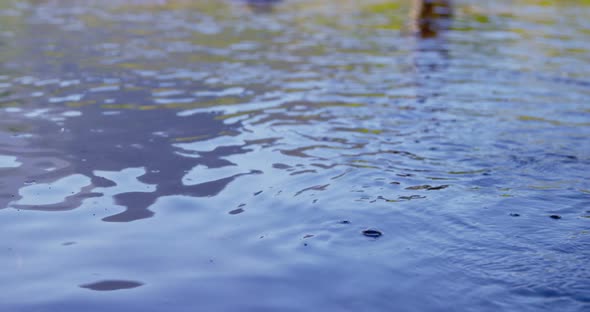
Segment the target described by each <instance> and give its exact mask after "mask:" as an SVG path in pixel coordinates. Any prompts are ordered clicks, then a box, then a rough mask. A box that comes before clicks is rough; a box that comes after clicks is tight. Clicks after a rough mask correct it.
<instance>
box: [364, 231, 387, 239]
mask: <svg viewBox="0 0 590 312" xmlns="http://www.w3.org/2000/svg"><path fill="white" fill-rule="evenodd" d="M362 233H363V235H365V236H367V237H372V238H378V237H381V236H382V235H383V233H381V231H378V230H372V229H369V230H364V231H363V232H362Z"/></svg>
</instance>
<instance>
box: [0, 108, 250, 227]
mask: <svg viewBox="0 0 590 312" xmlns="http://www.w3.org/2000/svg"><path fill="white" fill-rule="evenodd" d="M176 113H177V112H176V111H170V110H151V111H131V110H127V111H126V110H121V111H118V112H117V113H115V114H106V113H105V112H104V110H101V109H100V108H91V109H85V110H84V113H83V114H82V115H80V116H77V117H76V118H72V119H67V120H66V121H65V122H64V123H63V125H62V126H61V128H60V127H56V125H55V124H53V123H43V122H40V123H38V124H37V125H36V127H38V128H39V129H38V131H40V132H41V133H44V135H43V137H42V139H40V140H33V141H32V144H33V146H35V148H36V149H38V150H41V151H44V152H43V153H44V154H47V155H52V154H55V155H56V158H63V159H64V160H65V161H66V162H67V164H66V165H63V166H62V168H58V169H56V170H53V171H51V172H48V173H42V174H38V175H32V176H28V177H27V179H28V180H30V181H36V182H41V181H55V180H57V179H60V178H62V177H65V176H68V175H70V174H82V175H84V176H86V177H89V178H90V179H91V183H92V186H93V187H102V188H104V187H112V186H115V185H116V184H115V183H114V182H113V181H110V180H108V179H106V178H104V177H101V176H99V175H97V174H96V173H97V172H100V171H109V172H113V171H117V172H118V171H122V170H124V169H127V168H143V170H144V171H145V173H144V174H143V175H141V176H139V177H138V180H139V181H140V182H142V183H145V184H148V185H155V187H156V189H155V190H153V191H136V192H123V193H119V194H116V195H114V198H115V200H116V202H117V203H118V204H120V205H122V206H124V207H126V210H125V211H124V212H121V213H118V214H116V215H112V216H109V217H106V218H104V219H103V220H104V221H113V222H126V221H133V220H138V219H143V218H148V217H151V216H152V215H153V213H152V212H151V211H149V210H148V207H149V206H150V205H152V204H153V203H154V202H155V201H156V199H158V198H159V197H161V196H167V195H187V196H194V197H205V196H214V195H216V194H218V193H219V192H220V191H221V190H223V188H224V187H225V186H226V185H227V184H228V183H230V182H231V181H233V180H234V179H235V178H237V177H239V176H241V175H244V174H255V173H259V172H256V171H250V172H243V173H237V174H234V175H231V176H226V177H220V178H219V179H215V180H212V181H209V182H204V183H200V184H197V185H190V186H187V185H184V184H183V182H182V181H183V179H182V178H183V176H185V175H186V173H187V172H188V171H189V170H190V169H191V168H194V167H195V166H198V165H201V166H204V167H206V168H219V167H224V166H234V164H233V163H231V162H229V161H227V160H224V159H222V158H221V157H223V156H227V155H230V154H239V153H245V152H247V149H244V148H243V147H241V146H235V147H229V148H219V149H216V150H214V151H213V152H210V153H203V154H201V155H192V156H190V157H187V156H186V155H180V154H179V153H178V152H179V151H178V149H176V148H175V147H174V145H173V143H174V140H175V138H178V137H183V136H187V135H190V136H191V137H197V138H198V137H201V138H211V137H214V136H216V135H218V134H219V135H223V134H224V133H225V134H227V133H231V131H232V130H234V127H232V126H228V125H225V124H223V122H221V121H219V120H215V118H214V117H215V115H214V114H194V115H191V116H187V117H178V116H177V115H176ZM59 154H62V155H63V156H60V155H59ZM17 156H21V157H23V156H24V157H25V158H26V156H27V155H26V154H25V155H18V154H17ZM36 156H40V155H39V153H38V154H37V155H36ZM100 196H102V194H101V193H92V192H86V193H84V194H80V195H75V196H70V197H68V198H66V202H65V203H62V204H59V205H43V204H40V205H18V204H17V205H15V207H17V208H21V209H36V210H68V209H73V208H76V206H78V205H80V204H81V200H83V199H84V198H88V197H100ZM8 199H11V198H8Z"/></svg>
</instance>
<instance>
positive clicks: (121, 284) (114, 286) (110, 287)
mask: <svg viewBox="0 0 590 312" xmlns="http://www.w3.org/2000/svg"><path fill="white" fill-rule="evenodd" d="M142 285H144V284H143V283H140V282H135V281H125V280H105V281H100V282H94V283H90V284H83V285H80V287H81V288H86V289H90V290H95V291H114V290H121V289H132V288H137V287H139V286H142Z"/></svg>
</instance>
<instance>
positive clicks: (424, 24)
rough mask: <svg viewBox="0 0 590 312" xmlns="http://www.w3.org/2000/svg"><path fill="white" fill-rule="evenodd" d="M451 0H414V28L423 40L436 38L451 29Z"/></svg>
mask: <svg viewBox="0 0 590 312" xmlns="http://www.w3.org/2000/svg"><path fill="white" fill-rule="evenodd" d="M452 10H453V9H452V5H451V0H412V13H411V14H412V28H413V30H414V32H415V33H416V34H417V35H419V36H420V37H422V38H432V37H436V36H437V35H438V33H439V32H440V31H441V30H445V29H448V28H449V23H450V19H451V16H452V14H453V12H452Z"/></svg>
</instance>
